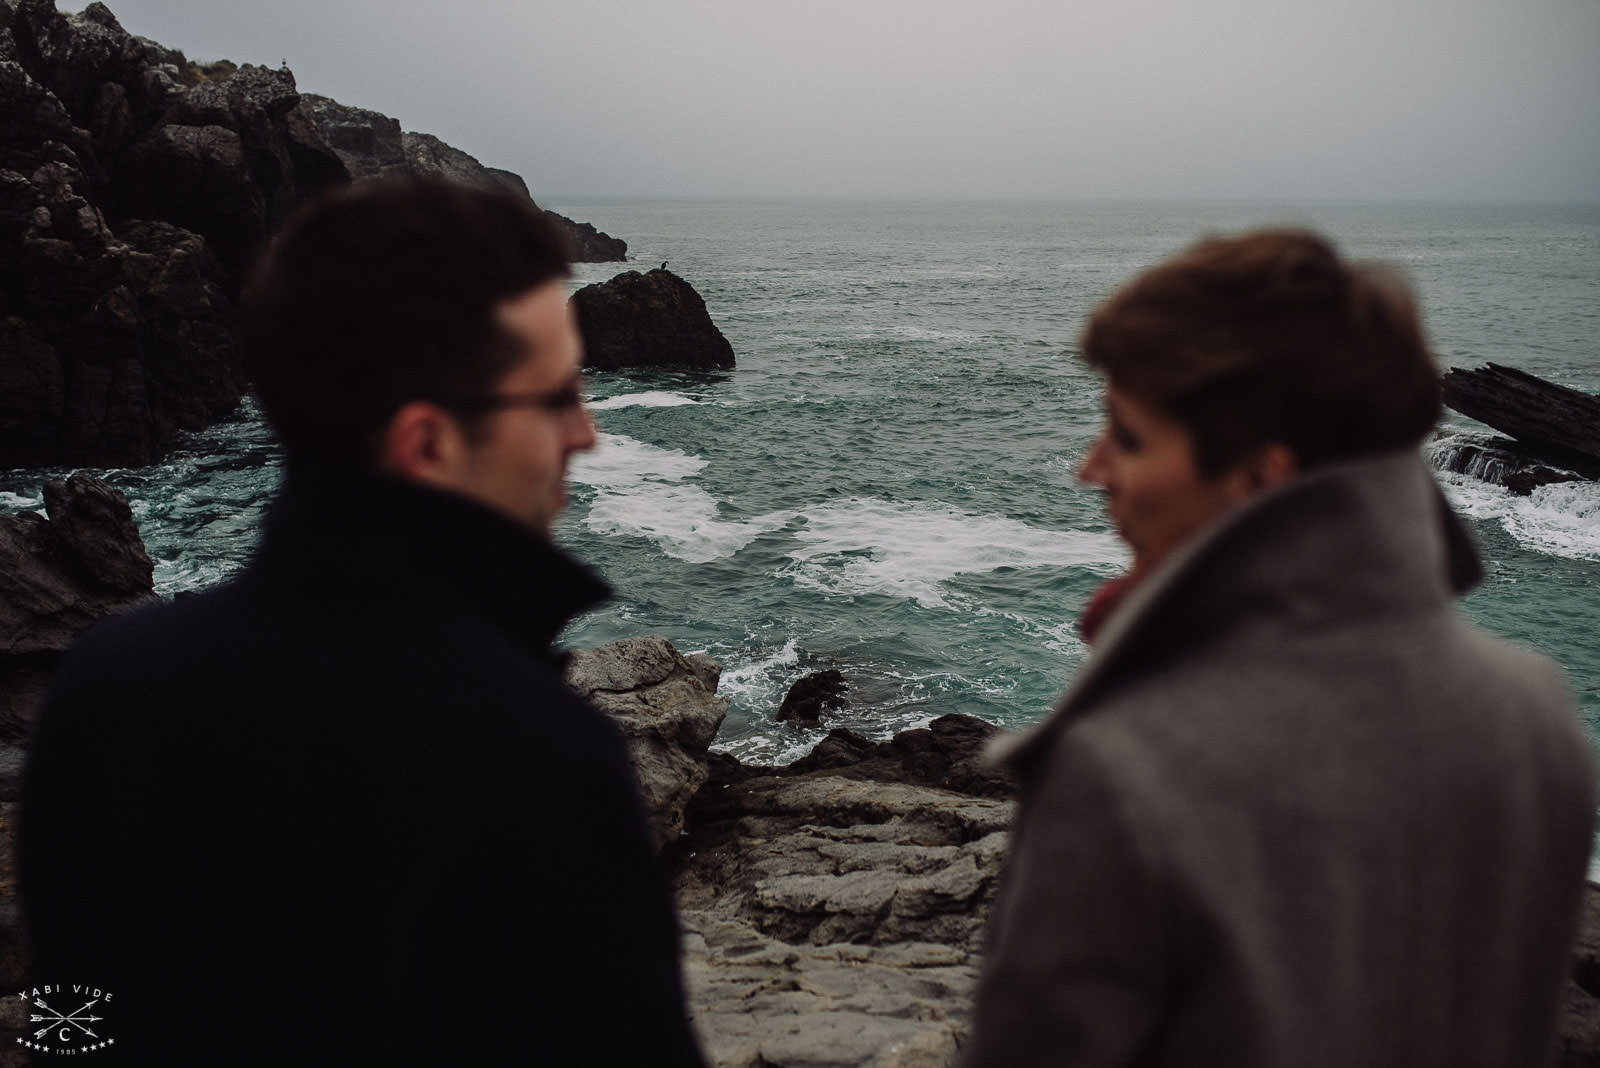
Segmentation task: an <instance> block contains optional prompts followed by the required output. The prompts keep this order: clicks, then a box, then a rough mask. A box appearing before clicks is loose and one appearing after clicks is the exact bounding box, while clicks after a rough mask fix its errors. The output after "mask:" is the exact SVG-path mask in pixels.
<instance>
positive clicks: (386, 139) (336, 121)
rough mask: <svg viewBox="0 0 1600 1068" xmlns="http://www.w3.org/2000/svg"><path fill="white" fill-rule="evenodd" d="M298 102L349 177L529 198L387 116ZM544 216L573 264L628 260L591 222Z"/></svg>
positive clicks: (500, 175)
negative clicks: (489, 188)
mask: <svg viewBox="0 0 1600 1068" xmlns="http://www.w3.org/2000/svg"><path fill="white" fill-rule="evenodd" d="M300 99H301V106H302V107H303V108H304V109H305V112H306V114H307V115H308V116H310V118H311V121H312V122H313V123H315V124H316V127H317V129H318V130H319V131H320V132H321V133H322V135H323V137H325V138H326V139H327V141H328V144H329V145H330V146H331V147H332V148H333V150H334V152H335V153H337V154H338V156H339V159H340V160H342V161H343V162H344V165H345V167H346V168H347V169H348V170H349V172H350V174H351V176H352V177H355V178H366V177H371V176H373V175H379V174H396V173H399V174H443V175H446V176H448V177H452V178H458V179H462V180H465V181H475V182H498V183H500V184H502V185H505V186H507V187H509V188H511V189H514V190H516V191H517V192H519V193H521V194H522V195H523V196H528V186H527V183H526V182H524V181H523V180H522V178H521V176H519V175H516V174H513V173H511V172H510V171H505V170H500V169H498V168H495V167H485V166H484V165H483V164H482V163H479V162H478V161H477V160H476V159H474V158H473V157H472V156H469V155H468V154H467V153H465V152H463V151H461V150H460V149H459V148H453V147H451V146H450V145H447V144H445V143H444V142H443V141H441V140H439V139H438V138H437V137H434V136H433V135H432V134H424V133H410V132H407V131H403V130H401V129H400V123H399V122H398V121H397V120H395V119H391V118H390V117H389V116H387V115H383V114H381V113H379V112H376V111H369V110H367V109H366V108H353V107H346V106H345V105H343V104H340V103H339V102H338V101H335V100H330V99H328V98H327V97H324V96H314V95H312V94H309V93H307V94H303V95H302V96H301V98H300ZM541 210H542V209H541ZM544 214H545V217H546V218H548V219H549V220H550V221H551V222H553V223H555V224H556V226H557V227H559V228H560V229H561V231H562V232H563V233H565V234H566V235H567V240H568V241H569V242H570V243H571V245H572V251H573V260H574V261H575V262H578V263H610V262H613V261H621V260H625V259H627V258H628V243H627V242H626V241H623V240H622V239H620V238H616V237H612V236H610V235H609V234H604V233H601V232H600V231H599V230H596V229H595V228H594V226H593V224H591V223H586V222H585V223H580V222H573V221H572V220H571V219H568V218H567V217H565V216H563V215H558V214H556V213H555V212H553V211H545V213H544Z"/></svg>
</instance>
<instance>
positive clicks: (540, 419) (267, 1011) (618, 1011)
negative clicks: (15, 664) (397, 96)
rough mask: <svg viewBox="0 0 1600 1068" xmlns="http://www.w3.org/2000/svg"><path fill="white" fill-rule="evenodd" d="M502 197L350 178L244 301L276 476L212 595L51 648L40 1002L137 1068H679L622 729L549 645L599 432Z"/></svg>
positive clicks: (535, 248) (582, 590)
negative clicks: (83, 1005)
mask: <svg viewBox="0 0 1600 1068" xmlns="http://www.w3.org/2000/svg"><path fill="white" fill-rule="evenodd" d="M566 259H567V257H566V250H565V246H564V244H563V242H562V240H561V238H560V237H559V236H558V235H557V234H556V233H555V232H554V231H553V230H552V229H551V228H550V227H549V225H548V224H547V223H546V222H545V221H544V220H543V219H542V218H541V217H540V216H539V214H538V213H537V211H536V210H534V209H533V207H532V205H531V204H530V203H529V202H528V201H527V200H526V198H521V197H516V196H512V195H510V194H507V193H504V192H500V191H495V190H490V189H485V188H477V187H471V186H465V185H460V184H452V183H446V182H442V181H438V180H427V181H416V180H406V181H376V182H371V183H364V184H358V185H356V186H353V187H350V188H348V189H345V190H343V191H340V192H338V193H337V194H335V195H333V196H332V197H330V198H328V199H326V200H323V201H321V202H319V203H317V204H315V205H313V206H311V207H310V208H309V210H306V211H304V212H302V213H301V214H300V215H298V216H297V217H296V218H295V219H294V220H293V221H292V222H291V223H290V224H289V226H288V227H287V228H286V230H285V232H284V233H282V234H281V235H280V236H279V237H278V239H277V240H276V242H275V243H274V245H273V247H272V248H271V249H270V250H269V252H268V254H267V255H266V256H265V257H264V259H263V262H262V263H261V264H259V265H258V268H257V270H256V272H255V273H254V275H253V277H252V280H251V283H250V285H249V286H248V290H247V293H246V300H245V305H246V320H247V321H246V339H247V352H248V354H249V358H250V360H251V363H252V373H253V376H254V380H255V383H256V388H257V393H258V396H259V398H260V402H261V405H262V408H263V409H264V411H265V412H266V415H267V417H268V419H269V420H270V421H271V422H272V424H273V425H274V427H275V428H276V430H277V431H278V433H279V436H280V438H281V440H282V443H283V446H284V448H285V450H286V452H287V456H288V462H287V471H286V475H285V479H284V485H283V488H282V491H281V493H280V495H279V498H278V500H277V501H276V502H275V505H274V509H273V511H272V513H271V516H270V519H269V521H268V523H267V528H266V530H265V533H264V535H263V538H262V542H261V545H260V547H259V550H258V552H257V556H256V558H255V560H254V561H253V562H252V564H251V565H250V566H249V567H248V568H247V569H246V570H245V571H244V572H243V573H242V574H241V575H240V577H238V578H237V579H236V580H235V581H233V582H231V583H229V584H227V585H226V586H224V587H222V588H220V589H216V590H213V591H208V592H206V593H203V594H200V595H198V596H195V597H192V598H182V599H180V600H179V601H178V602H177V603H175V604H171V605H165V606H160V607H157V608H156V609H154V610H152V611H147V612H143V613H140V614H137V615H134V616H131V617H128V618H124V619H120V620H115V621H113V622H111V623H109V624H107V625H104V626H101V627H99V628H97V629H96V630H95V631H93V632H91V633H90V634H89V635H88V636H86V637H85V638H84V639H83V640H82V641H81V642H80V643H79V644H78V646H77V647H76V648H75V649H74V651H73V652H72V653H71V654H70V655H69V656H68V657H67V659H66V660H65V662H64V663H63V664H62V666H61V669H60V671H59V673H58V675H57V677H56V679H55V682H54V685H53V688H52V692H51V694H50V696H49V698H48V699H47V701H46V706H45V708H44V710H43V712H42V715H41V719H40V723H39V727H38V731H37V735H36V738H35V741H34V745H33V749H32V752H31V763H30V768H29V774H28V781H27V791H26V795H25V803H24V823H23V827H22V831H21V845H20V850H21V864H22V889H23V893H24V899H25V909H26V914H27V920H28V924H29V931H30V936H31V938H32V942H33V950H34V955H35V976H36V981H37V982H38V983H44V984H51V983H63V984H68V983H92V984H93V985H94V986H95V987H96V988H98V989H101V990H104V991H106V992H108V997H107V999H106V1000H105V1001H104V1002H102V1003H101V1005H102V1007H103V1009H104V1011H102V1012H101V1013H100V1015H101V1016H103V1017H105V1018H106V1019H105V1022H104V1023H102V1024H100V1025H99V1026H100V1028H101V1029H103V1030H104V1031H105V1032H106V1033H107V1034H111V1035H114V1036H115V1039H116V1046H115V1048H116V1049H117V1050H119V1051H121V1052H122V1053H123V1054H124V1055H125V1056H127V1057H128V1058H129V1059H131V1060H135V1061H137V1062H140V1063H151V1064H156V1063H159V1064H167V1065H171V1064H201V1063H204V1064H302V1063H323V1064H364V1063H370V1064H406V1063H416V1064H446V1063H455V1064H509V1063H525V1064H551V1065H634V1064H651V1065H700V1064H702V1061H701V1058H700V1054H699V1052H698V1050H697V1048H696V1045H695V1041H694V1038H693V1037H692V1034H691V1031H690V1028H689V1026H688V1023H687V1019H686V1012H685V1008H684V1002H683V994H682V989H681V979H680V974H679V964H678V956H677V951H678V946H677V933H676V926H675V920H674V916H673V912H672V907H671V901H670V897H669V894H668V889H667V885H666V882H665V880H664V877H663V874H662V871H661V870H660V868H659V867H658V865H657V863H656V860H655V857H654V851H653V848H652V843H651V839H650V836H649V833H648V831H647V829H646V824H645V820H644V815H643V812H642V807H641V804H640V801H639V800H638V795H637V788H636V785H635V782H634V778H633V772H632V768H631V766H630V764H629V763H628V760H627V757H626V752H625V749H624V746H623V743H622V742H621V740H620V737H619V736H618V735H617V733H616V732H615V731H614V730H613V729H612V727H611V726H610V725H609V723H607V722H606V721H605V720H604V719H603V718H602V716H601V715H600V714H599V713H598V712H596V711H595V710H594V709H593V708H591V707H590V706H588V705H587V704H586V703H584V702H583V701H581V700H580V699H579V698H578V697H576V696H575V695H574V694H573V693H572V692H571V691H569V690H568V689H567V688H566V687H565V686H564V685H563V682H562V678H561V659H560V657H559V655H558V654H557V653H556V652H555V651H554V650H553V649H552V647H551V642H552V641H553V639H554V638H555V636H556V634H557V633H558V632H559V630H560V629H561V628H562V626H563V625H564V624H565V623H566V621H567V620H568V619H569V618H570V617H571V616H572V615H573V614H574V613H576V612H578V611H580V610H582V609H584V608H586V607H587V606H590V605H592V604H594V603H595V602H596V601H597V600H599V599H600V598H601V597H602V596H603V595H604V593H605V590H604V587H603V585H602V584H601V583H600V581H599V580H598V579H596V578H595V577H594V576H592V575H591V574H590V573H589V572H588V571H586V570H585V569H584V568H582V567H581V566H580V565H578V564H577V563H576V562H574V561H573V560H571V559H569V558H568V557H566V556H564V555H563V554H562V553H561V552H559V551H558V550H557V549H556V548H554V547H553V546H552V544H551V543H550V542H549V540H548V535H549V530H550V524H551V521H552V520H553V519H554V518H555V516H556V515H557V513H559V512H560V510H561V508H562V506H563V505H564V503H565V500H566V495H565V489H564V487H563V476H564V473H565V469H566V465H567V461H568V460H569V458H570V457H571V456H572V455H573V454H574V453H575V452H578V451H581V450H584V449H587V448H590V447H591V446H592V445H593V444H594V441H595V434H594V427H593V425H592V424H591V422H590V420H589V417H588V414H587V413H586V411H585V410H584V408H583V404H582V399H581V396H580V385H581V380H580V378H579V366H580V359H581V347H580V341H579V338H578V335H577V333H576V330H575V327H574V324H573V319H572V317H571V315H570V314H569V312H568V310H567V306H566V294H565V288H564V286H563V284H562V279H563V277H564V276H565V275H566V273H567V263H566Z"/></svg>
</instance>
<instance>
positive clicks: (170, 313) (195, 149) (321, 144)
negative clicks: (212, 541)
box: [0, 0, 626, 467]
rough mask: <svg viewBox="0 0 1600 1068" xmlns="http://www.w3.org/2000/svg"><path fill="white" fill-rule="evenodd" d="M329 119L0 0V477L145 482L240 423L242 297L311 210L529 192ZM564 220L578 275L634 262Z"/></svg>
mask: <svg viewBox="0 0 1600 1068" xmlns="http://www.w3.org/2000/svg"><path fill="white" fill-rule="evenodd" d="M337 107H338V106H337V105H336V104H334V103H333V102H332V101H325V102H323V103H322V104H321V105H320V110H321V112H322V114H323V116H324V123H325V124H326V125H327V128H328V129H329V131H330V133H328V134H325V133H324V123H319V121H318V118H317V115H318V111H319V108H318V106H313V105H312V104H308V103H307V101H305V100H304V99H303V98H302V97H301V95H300V93H299V90H298V88H297V86H296V84H295V79H294V75H293V74H292V73H291V72H290V71H289V70H287V69H283V68H280V69H277V70H272V69H268V68H265V67H257V66H251V65H249V64H246V65H244V66H242V67H240V66H235V65H234V64H232V63H227V62H221V63H216V64H212V65H210V66H206V67H202V66H199V65H196V64H193V63H190V62H189V61H188V60H187V59H186V58H185V57H184V56H183V55H182V54H181V53H179V52H176V51H173V50H170V49H167V48H164V47H162V46H161V45H158V44H155V43H154V42H151V41H148V40H145V39H143V38H140V37H136V36H133V35H132V34H129V33H128V32H127V31H126V30H124V29H123V27H122V26H121V25H120V24H119V23H118V22H117V19H116V17H115V16H114V15H113V14H112V13H111V11H110V10H109V9H108V8H107V7H106V6H105V5H103V4H99V3H95V4H91V5H90V6H89V7H87V8H85V9H84V11H83V12H82V13H81V14H77V15H67V14H62V13H61V12H59V11H57V10H56V7H55V4H54V2H53V0H0V117H3V121H0V466H8V467H42V466H52V465H93V466H134V465H139V464H144V463H148V462H150V461H151V460H152V459H153V458H154V457H155V456H156V455H157V454H158V453H159V452H160V451H161V449H162V448H163V446H164V445H165V444H166V443H167V442H168V441H170V440H171V439H172V437H173V436H174V435H175V434H176V433H177V432H178V431H180V430H193V429H199V428H201V427H204V426H206V425H208V424H209V423H210V422H211V421H212V420H214V419H215V418H217V417H218V416H219V415H222V414H224V413H226V412H228V411H230V410H232V408H233V407H234V406H235V405H237V403H238V401H239V397H240V395H241V392H242V391H243V389H244V388H245V385H246V383H245V381H244V376H243V370H242V367H241V362H240V354H239V343H238V337H237V332H236V327H235V315H234V305H233V298H234V296H235V294H236V293H237V290H238V286H239V283H240V279H241V277H242V275H243V273H244V270H245V267H246V265H247V263H248V262H249V260H250V258H251V256H252V255H253V253H254V252H255V250H256V248H257V247H258V246H259V245H260V243H261V241H262V240H263V239H264V238H265V236H266V235H267V234H269V233H270V232H271V231H272V230H273V228H274V227H276V226H277V225H278V224H279V223H280V222H281V221H282V220H283V218H284V217H285V215H286V214H287V213H288V212H289V211H290V210H291V209H292V208H293V207H294V205H296V204H297V203H299V202H301V201H302V200H304V199H305V198H306V197H308V196H310V195H312V194H314V193H316V192H317V191H318V190H321V189H324V188H327V187H329V186H332V185H336V184H339V183H343V182H347V181H349V180H350V179H351V176H352V174H356V175H361V174H369V173H386V172H387V171H391V170H406V171H412V172H416V171H429V172H433V171H442V172H445V173H450V174H456V175H461V176H464V177H469V178H472V179H476V180H492V181H502V182H505V183H507V184H510V185H512V186H513V187H515V188H518V189H520V190H522V191H523V192H526V187H525V186H524V185H523V184H522V180H521V179H520V178H517V177H516V176H515V175H511V174H509V173H507V172H503V171H501V172H497V171H493V170H491V169H489V168H485V167H483V166H482V165H481V164H479V163H478V162H477V161H476V160H474V159H473V158H472V157H471V156H468V155H467V154H466V153H464V152H460V151H459V150H457V149H453V148H451V147H450V146H448V145H445V144H444V143H443V142H441V141H439V140H438V139H437V138H432V137H428V136H427V135H424V134H403V133H401V132H400V131H399V126H398V123H395V122H394V120H392V119H386V118H384V117H383V116H377V115H376V113H362V114H365V115H372V116H375V117H374V118H373V119H372V120H371V121H366V120H361V121H356V120H349V121H345V120H338V121H336V116H335V114H334V113H335V112H336V110H337ZM344 110H345V111H354V110H355V109H344ZM378 120H383V121H382V122H379V121H378ZM363 123H365V125H363ZM391 124H392V131H391V128H390V127H391ZM391 132H392V136H391ZM330 137H331V140H332V142H333V143H330ZM363 138H366V139H367V142H370V150H369V149H366V148H363V144H364V143H366V142H363V140H362V139H363ZM336 145H337V146H338V147H335V146H336ZM557 218H558V220H559V221H560V223H561V224H562V225H563V227H564V228H565V229H566V230H567V231H568V232H569V234H571V235H572V238H573V242H574V246H575V247H576V248H578V249H579V250H580V251H579V255H580V257H585V258H594V259H606V260H609V259H620V258H622V257H623V255H624V254H625V251H626V245H624V244H623V243H621V242H618V241H615V240H614V239H610V238H607V237H606V236H605V235H603V234H599V233H597V232H596V231H595V230H594V228H593V227H592V226H588V225H587V224H583V225H579V224H575V223H572V222H570V221H569V220H561V219H559V217H557Z"/></svg>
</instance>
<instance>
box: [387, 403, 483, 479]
mask: <svg viewBox="0 0 1600 1068" xmlns="http://www.w3.org/2000/svg"><path fill="white" fill-rule="evenodd" d="M462 441H463V439H462V432H461V427H460V425H459V424H457V422H456V420H455V418H454V417H453V416H452V415H451V414H450V413H449V412H447V411H445V410H444V409H443V408H441V407H439V406H438V405H437V404H434V403H433V402H432V401H424V400H414V401H407V402H406V403H405V404H402V405H401V406H400V407H399V408H397V409H396V410H395V413H394V414H393V415H392V416H390V417H389V423H388V425H387V426H386V427H385V428H384V432H383V457H382V461H383V463H382V466H383V469H384V470H385V471H388V472H389V473H390V474H394V475H399V476H400V477H401V478H404V479H408V480H409V481H412V482H420V483H422V484H424V485H429V486H441V487H448V486H450V485H453V484H454V480H455V475H456V468H457V465H458V464H459V462H460V459H461V453H462Z"/></svg>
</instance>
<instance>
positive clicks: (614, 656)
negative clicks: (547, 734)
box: [567, 636, 728, 845]
mask: <svg viewBox="0 0 1600 1068" xmlns="http://www.w3.org/2000/svg"><path fill="white" fill-rule="evenodd" d="M720 671H721V669H720V668H719V667H718V666H717V665H716V664H715V662H713V661H711V660H709V659H707V658H704V657H684V656H683V655H681V654H680V653H679V652H678V651H677V650H676V649H674V648H673V647H672V643H671V642H669V641H667V639H665V638H661V637H656V636H651V637H644V638H626V639H624V640H622V641H619V642H612V643H611V644H610V645H602V646H600V647H599V648H598V649H589V650H582V651H579V652H575V653H573V654H572V657H571V659H570V660H569V661H568V662H567V684H568V685H569V686H571V687H572V688H573V689H574V690H576V691H577V692H578V693H580V694H582V695H583V696H584V697H587V698H588V699H589V700H590V701H591V702H592V703H593V704H594V705H595V706H596V707H597V708H599V709H600V711H602V712H604V713H605V714H606V715H608V716H610V717H611V719H612V721H613V722H615V723H616V724H617V725H618V726H619V727H621V728H622V733H623V734H624V735H625V736H626V737H627V739H628V748H629V750H630V752H631V754H632V756H633V763H634V768H635V769H636V770H637V772H638V775H639V788H640V790H641V792H642V793H643V795H644V799H645V807H646V808H647V809H648V810H649V812H650V823H651V827H652V828H653V829H654V831H655V834H656V842H657V844H658V845H665V844H666V843H668V842H671V841H674V840H676V839H677V837H678V835H679V833H680V832H681V831H682V830H683V813H684V809H685V807H686V806H687V805H688V804H689V800H690V798H692V797H694V795H695V792H696V791H697V790H699V789H700V786H701V784H702V783H704V782H705V781H706V778H707V777H708V775H709V770H708V763H709V756H708V752H707V751H708V749H709V747H710V745H711V741H712V739H713V738H715V737H716V735H717V728H718V727H720V726H722V720H723V717H724V716H726V715H727V714H728V701H727V699H726V698H722V697H717V696H716V689H717V678H718V675H719V674H720Z"/></svg>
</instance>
